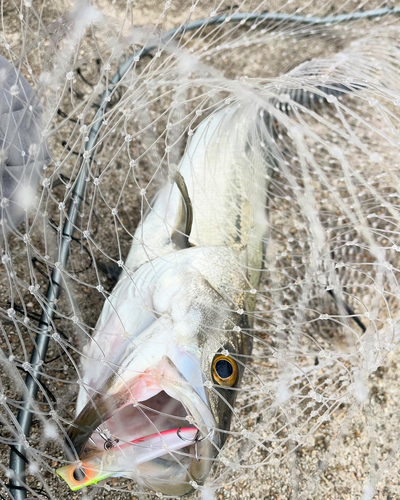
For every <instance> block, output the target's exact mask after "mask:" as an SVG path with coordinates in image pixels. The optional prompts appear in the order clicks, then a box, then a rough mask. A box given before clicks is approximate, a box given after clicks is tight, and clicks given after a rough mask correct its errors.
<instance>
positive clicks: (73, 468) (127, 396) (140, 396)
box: [57, 356, 216, 494]
mask: <svg viewBox="0 0 400 500" xmlns="http://www.w3.org/2000/svg"><path fill="white" fill-rule="evenodd" d="M123 378H124V380H123V383H121V381H118V382H117V383H114V384H113V389H114V390H112V391H111V393H110V391H107V390H105V391H104V392H103V390H100V391H99V392H98V393H97V394H96V395H95V396H94V397H92V399H91V401H89V402H88V403H87V404H86V406H85V407H84V408H83V409H82V411H81V412H80V413H79V415H78V416H77V418H76V419H75V422H74V423H73V425H72V427H71V429H70V431H69V440H70V445H71V448H72V449H74V450H75V452H76V453H77V454H78V456H79V462H78V463H75V464H71V465H67V466H65V467H62V468H61V469H58V471H57V474H58V475H59V476H60V477H61V478H63V479H64V480H65V481H66V482H67V484H68V485H69V486H70V488H71V489H72V490H73V491H76V490H78V489H80V488H82V487H84V486H89V485H90V484H95V483H97V482H98V481H101V480H102V479H106V478H108V477H118V476H130V477H135V478H137V477H138V476H139V477H140V479H141V480H142V481H143V482H144V483H145V484H146V485H147V486H150V487H151V488H154V489H156V490H158V491H161V492H163V493H166V494H168V493H169V492H170V488H171V491H172V488H173V491H174V492H176V484H177V482H179V483H181V488H180V490H181V491H180V493H179V494H185V493H187V492H189V491H191V490H192V489H193V484H194V483H198V484H202V483H203V482H204V480H205V478H206V477H207V475H208V473H209V470H210V468H211V465H212V458H213V456H214V455H215V454H216V453H215V452H216V449H215V446H214V445H213V435H214V419H213V416H212V414H211V411H210V409H209V406H208V404H207V402H206V401H204V399H203V398H204V396H203V397H202V396H200V394H199V393H198V392H197V391H196V389H195V388H194V387H192V386H191V385H190V384H189V383H188V381H187V380H186V379H185V377H183V375H182V374H181V373H180V372H179V370H178V369H177V367H176V366H175V364H174V363H173V362H172V361H171V359H169V358H168V357H167V356H163V357H162V359H161V361H160V362H159V363H158V364H157V366H156V367H153V368H152V369H149V370H146V371H145V372H143V373H140V374H135V375H133V376H132V377H130V378H126V377H123ZM114 382H115V381H114ZM107 385H110V382H109V381H107V382H106V384H105V386H107ZM105 386H103V388H104V389H105ZM103 388H102V389H103ZM175 494H176V493H175Z"/></svg>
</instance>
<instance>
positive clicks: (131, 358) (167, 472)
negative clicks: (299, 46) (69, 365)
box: [69, 104, 270, 495]
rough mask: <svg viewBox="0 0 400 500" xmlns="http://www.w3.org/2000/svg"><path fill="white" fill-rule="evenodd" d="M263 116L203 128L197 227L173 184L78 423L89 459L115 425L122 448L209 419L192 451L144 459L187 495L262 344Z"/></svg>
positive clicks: (161, 486)
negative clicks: (255, 330)
mask: <svg viewBox="0 0 400 500" xmlns="http://www.w3.org/2000/svg"><path fill="white" fill-rule="evenodd" d="M263 126H264V124H263V122H262V120H261V118H260V113H259V110H258V109H257V107H256V106H255V105H252V104H249V105H246V106H244V105H242V106H240V105H235V106H232V107H226V108H224V109H221V110H219V111H218V112H215V113H213V114H211V115H210V116H209V117H208V118H206V119H205V120H204V121H203V122H202V123H201V124H200V125H199V126H198V128H197V129H196V131H195V133H194V135H193V137H191V139H190V141H189V144H188V146H187V148H186V151H185V154H184V156H183V158H182V161H181V163H180V165H179V166H178V169H177V170H178V172H179V174H180V176H181V177H180V178H181V179H183V181H184V184H185V186H186V188H187V194H188V198H189V200H190V203H191V207H192V215H193V221H192V224H191V230H190V234H186V235H185V234H182V232H183V231H182V228H183V227H185V224H184V222H185V219H186V218H187V216H188V209H187V201H188V200H186V203H185V199H184V198H183V196H182V194H181V190H180V189H179V188H178V185H177V183H173V184H171V183H167V184H166V185H165V186H164V188H162V189H161V190H160V192H159V193H158V195H157V196H156V199H155V200H154V202H153V204H152V206H151V209H150V210H149V213H148V214H147V216H146V218H145V219H144V220H143V222H142V223H141V224H140V225H139V227H138V228H137V230H136V233H135V237H134V242H133V244H132V248H131V250H130V253H129V255H128V258H127V260H126V263H125V271H124V273H123V275H122V276H121V278H120V280H119V282H118V283H117V285H116V286H115V288H114V290H113V292H112V294H111V295H110V297H109V299H108V300H107V301H106V302H105V304H104V307H103V311H102V313H101V315H100V318H99V320H98V323H97V325H96V330H95V334H94V335H93V337H92V339H91V341H90V342H89V343H88V344H87V345H86V346H85V348H84V353H83V356H82V373H83V376H82V383H81V387H80V390H79V396H78V402H77V408H76V415H77V416H76V420H75V422H74V425H73V426H72V427H71V430H70V432H69V437H70V439H71V441H72V443H73V445H74V447H75V449H76V452H77V453H78V455H79V457H80V458H81V457H84V456H85V454H87V453H91V454H93V453H96V452H97V453H102V450H103V444H104V440H103V439H102V436H103V437H104V435H107V436H110V440H111V442H112V443H113V444H114V447H115V446H118V444H116V443H129V442H132V440H134V439H136V438H138V437H143V436H147V435H151V434H154V432H156V433H157V432H158V433H160V436H162V435H163V432H166V431H167V430H168V431H169V432H170V431H171V429H177V433H176V439H177V440H179V439H180V437H179V428H181V427H188V426H189V427H190V426H194V427H196V428H197V429H198V434H196V436H197V437H196V439H195V440H193V441H191V442H190V443H185V444H187V447H186V448H184V450H186V451H185V453H183V452H182V454H181V455H179V454H178V455H177V454H176V453H175V454H174V453H172V452H170V453H167V452H165V453H164V455H162V456H159V457H158V458H156V459H152V460H149V461H148V462H145V463H142V464H141V465H140V466H138V467H137V469H136V471H135V474H138V473H140V478H141V479H142V480H143V481H144V483H145V484H147V485H148V486H150V487H151V488H153V489H155V490H157V491H161V492H163V493H165V494H170V495H183V494H185V493H188V492H189V491H191V490H192V489H193V488H194V487H196V484H203V483H204V481H205V480H206V478H207V476H208V474H209V471H210V468H211V466H212V463H213V460H214V459H215V457H216V456H217V455H218V453H219V451H220V449H221V447H222V446H223V444H224V442H225V440H226V438H227V437H228V435H229V430H230V426H231V419H232V416H233V415H234V404H235V399H236V394H237V389H238V388H239V387H240V383H241V378H242V375H243V371H244V367H245V364H246V361H247V359H248V357H249V356H250V354H251V349H252V336H251V331H250V330H251V327H252V312H253V311H254V307H255V297H256V294H255V292H256V289H257V287H258V284H259V280H260V273H261V269H262V261H263V238H264V236H265V234H266V230H267V220H266V190H267V187H268V182H269V174H270V172H269V168H270V161H269V157H268V154H267V152H266V149H265V145H264V143H263V138H262V134H263ZM177 236H183V239H182V238H179V237H177ZM228 380H229V384H228V383H227V382H225V381H228ZM100 429H101V431H99V430H100ZM168 436H169V438H168V439H169V440H170V439H171V437H170V436H171V434H168ZM89 439H90V441H89ZM175 445H176V443H175ZM182 446H183V445H182ZM176 449H177V446H175V447H174V450H176ZM103 453H107V452H103ZM121 467H122V465H121ZM114 469H115V467H114ZM114 469H113V470H114ZM138 471H139V472H138ZM130 472H132V471H129V470H126V471H125V475H128V476H129V475H132V476H134V477H137V475H134V474H133V472H132V474H130ZM85 484H86V483H85Z"/></svg>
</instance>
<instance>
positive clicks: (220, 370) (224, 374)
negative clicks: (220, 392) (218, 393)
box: [212, 354, 238, 387]
mask: <svg viewBox="0 0 400 500" xmlns="http://www.w3.org/2000/svg"><path fill="white" fill-rule="evenodd" d="M212 376H213V379H214V380H215V382H216V383H217V384H219V385H224V386H227V387H232V386H233V385H235V383H236V380H237V378H238V367H237V364H236V361H235V360H233V359H232V358H230V357H228V356H223V355H222V354H217V355H216V356H215V357H214V360H213V363H212Z"/></svg>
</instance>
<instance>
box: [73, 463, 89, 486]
mask: <svg viewBox="0 0 400 500" xmlns="http://www.w3.org/2000/svg"><path fill="white" fill-rule="evenodd" d="M72 477H73V478H74V479H75V481H77V482H79V483H80V482H81V481H83V480H84V479H85V477H86V472H85V469H83V468H82V467H77V468H76V469H75V470H74V472H73V473H72Z"/></svg>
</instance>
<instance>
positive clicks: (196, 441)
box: [176, 427, 213, 462]
mask: <svg viewBox="0 0 400 500" xmlns="http://www.w3.org/2000/svg"><path fill="white" fill-rule="evenodd" d="M181 430H182V428H181V427H179V429H178V430H177V431H176V434H177V436H178V438H179V439H182V441H188V442H189V443H194V455H195V459H196V461H197V462H200V458H199V456H198V453H197V445H198V443H201V442H202V441H204V440H205V439H208V438H209V437H210V436H211V434H212V432H213V430H212V429H211V430H210V431H209V433H208V434H207V435H206V436H204V437H202V438H201V437H200V429H197V432H196V434H195V436H194V439H187V438H185V437H183V436H182V434H181Z"/></svg>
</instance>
